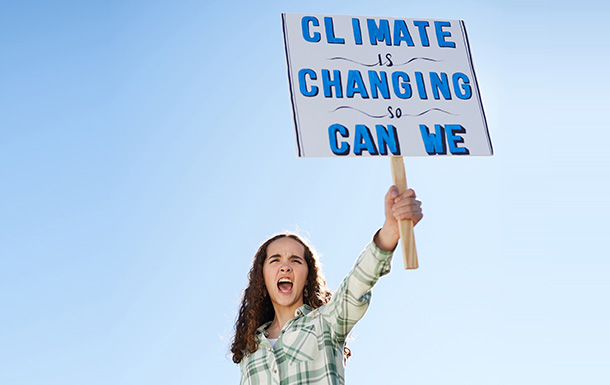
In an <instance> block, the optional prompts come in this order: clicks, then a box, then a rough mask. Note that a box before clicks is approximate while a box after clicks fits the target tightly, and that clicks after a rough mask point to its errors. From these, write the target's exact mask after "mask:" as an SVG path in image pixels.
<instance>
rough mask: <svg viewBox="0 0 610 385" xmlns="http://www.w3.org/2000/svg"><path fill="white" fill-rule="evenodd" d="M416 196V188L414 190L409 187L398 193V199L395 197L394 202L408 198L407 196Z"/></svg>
mask: <svg viewBox="0 0 610 385" xmlns="http://www.w3.org/2000/svg"><path fill="white" fill-rule="evenodd" d="M415 197H416V195H415V190H413V189H412V188H409V189H407V190H406V191H405V192H403V193H402V194H400V195H398V196H397V197H396V199H394V202H398V201H400V200H403V199H407V198H415Z"/></svg>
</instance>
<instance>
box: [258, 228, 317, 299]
mask: <svg viewBox="0 0 610 385" xmlns="http://www.w3.org/2000/svg"><path fill="white" fill-rule="evenodd" d="M308 273H309V268H308V267H307V262H306V261H305V247H304V246H303V245H302V244H301V243H299V242H297V241H296V240H294V239H292V238H289V237H282V238H279V239H276V240H275V241H273V242H271V243H270V244H269V246H267V257H266V258H265V262H264V264H263V278H264V279H265V286H266V287H267V292H268V293H269V298H270V299H271V303H273V307H274V308H276V309H277V307H278V306H279V307H286V308H290V309H291V310H293V311H294V310H296V309H297V308H299V307H300V306H302V305H303V288H305V285H306V284H307V274H308Z"/></svg>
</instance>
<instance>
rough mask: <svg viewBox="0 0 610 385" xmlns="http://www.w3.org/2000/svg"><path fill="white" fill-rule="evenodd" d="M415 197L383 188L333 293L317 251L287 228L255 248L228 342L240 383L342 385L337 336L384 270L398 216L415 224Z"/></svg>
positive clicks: (360, 310)
mask: <svg viewBox="0 0 610 385" xmlns="http://www.w3.org/2000/svg"><path fill="white" fill-rule="evenodd" d="M422 216H423V215H422V211H421V202H420V201H419V200H418V199H416V197H415V192H414V191H413V190H411V189H409V190H407V191H405V192H404V193H403V194H400V195H399V194H398V189H397V188H396V187H395V186H392V187H391V188H390V189H389V190H388V192H387V194H386V196H385V222H384V224H383V227H381V229H380V230H379V231H377V233H376V234H375V236H374V237H373V241H372V242H370V243H369V244H368V245H367V246H366V247H365V249H364V250H363V251H362V253H361V254H360V256H359V257H358V259H357V260H356V263H355V265H354V267H353V268H352V270H351V271H350V272H349V273H348V274H347V276H346V277H345V278H344V279H343V281H342V283H341V285H340V286H339V288H338V289H337V291H336V292H335V294H334V295H331V293H330V291H329V290H328V288H327V287H326V281H325V279H324V276H323V274H322V271H321V270H320V267H319V263H318V259H317V256H316V255H315V253H314V252H313V249H312V248H311V246H309V244H308V243H307V242H305V241H304V240H303V239H302V238H300V237H299V236H297V235H295V234H291V233H283V234H278V235H275V236H274V237H272V238H270V239H268V240H267V241H266V242H264V243H263V244H262V245H261V246H260V247H259V249H258V251H257V252H256V254H255V256H254V259H253V262H252V268H251V269H250V273H249V275H248V279H249V284H248V287H246V290H245V292H244V297H243V300H242V303H241V306H240V309H239V314H238V317H237V322H236V323H235V338H234V340H233V344H232V346H231V352H232V353H233V361H234V362H235V363H239V364H240V368H241V382H240V385H267V384H269V385H271V384H279V385H306V384H307V385H311V384H316V385H318V384H319V385H322V384H324V385H327V384H328V385H330V384H332V385H342V384H344V382H345V380H344V358H346V357H348V356H349V354H350V353H349V349H347V348H346V347H345V339H346V338H347V335H348V334H349V332H350V331H351V329H352V328H353V327H354V325H355V324H356V322H357V321H358V320H360V319H361V318H362V316H363V315H364V313H365V311H366V309H367V308H368V305H369V301H370V297H371V288H372V287H373V285H375V283H376V282H377V280H378V279H379V277H381V276H383V275H385V274H388V273H389V272H390V262H391V260H392V254H393V251H394V249H395V248H396V244H397V243H398V239H399V231H398V220H401V219H409V220H412V221H413V224H414V225H415V224H417V222H419V221H420V219H421V218H422Z"/></svg>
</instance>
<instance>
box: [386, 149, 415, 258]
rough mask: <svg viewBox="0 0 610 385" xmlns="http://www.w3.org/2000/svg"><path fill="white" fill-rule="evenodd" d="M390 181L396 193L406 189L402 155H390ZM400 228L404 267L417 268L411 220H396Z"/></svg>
mask: <svg viewBox="0 0 610 385" xmlns="http://www.w3.org/2000/svg"><path fill="white" fill-rule="evenodd" d="M390 164H391V165H392V181H393V182H394V185H395V186H396V187H398V193H399V194H402V193H403V192H405V191H407V176H406V174H405V163H404V161H403V159H402V156H391V157H390ZM398 229H399V230H400V243H401V245H402V256H403V259H404V262H405V269H417V268H418V267H419V265H418V264H417V250H416V249H415V235H414V234H413V221H411V220H408V219H402V220H400V221H398Z"/></svg>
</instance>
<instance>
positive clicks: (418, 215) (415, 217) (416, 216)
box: [394, 210, 424, 225]
mask: <svg viewBox="0 0 610 385" xmlns="http://www.w3.org/2000/svg"><path fill="white" fill-rule="evenodd" d="M423 217H424V214H423V213H422V212H421V210H417V211H410V212H403V213H399V214H397V213H394V218H396V220H398V221H401V220H403V219H406V220H411V221H413V224H414V225H415V224H417V222H419V221H420V220H421V219H422V218H423Z"/></svg>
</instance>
